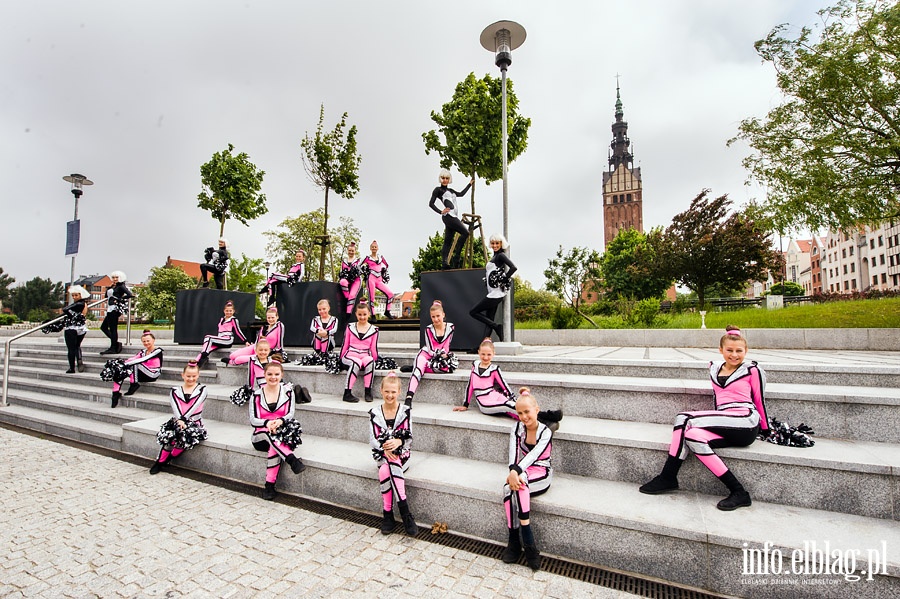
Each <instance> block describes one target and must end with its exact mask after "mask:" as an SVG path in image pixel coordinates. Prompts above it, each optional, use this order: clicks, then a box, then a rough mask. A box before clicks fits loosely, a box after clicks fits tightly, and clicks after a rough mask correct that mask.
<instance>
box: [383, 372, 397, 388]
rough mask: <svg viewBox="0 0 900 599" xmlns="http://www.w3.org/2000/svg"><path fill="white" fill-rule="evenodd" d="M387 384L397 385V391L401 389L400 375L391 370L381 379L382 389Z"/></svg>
mask: <svg viewBox="0 0 900 599" xmlns="http://www.w3.org/2000/svg"><path fill="white" fill-rule="evenodd" d="M385 385H397V391H400V386H401V385H400V377H399V376H397V373H396V372H394V371H393V370H391V371H390V372H388V373H387V374H386V375H384V378H383V379H381V390H382V391H384V386H385Z"/></svg>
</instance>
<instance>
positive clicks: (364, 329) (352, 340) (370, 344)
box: [341, 303, 378, 403]
mask: <svg viewBox="0 0 900 599" xmlns="http://www.w3.org/2000/svg"><path fill="white" fill-rule="evenodd" d="M377 359H378V327H376V326H375V325H374V324H372V323H370V322H369V306H367V305H366V304H364V303H360V304H357V306H356V322H351V323H350V324H348V325H347V330H346V332H345V333H344V344H343V345H342V346H341V362H343V363H344V364H346V365H347V366H348V367H349V368H350V371H349V372H348V373H347V388H346V389H344V398H343V399H344V401H346V402H350V403H356V402H358V401H359V398H358V397H356V396H355V395H353V385H354V383H356V379H357V378H359V376H360V374H362V377H363V386H364V387H365V399H366V401H372V399H373V398H372V379H373V378H375V360H377Z"/></svg>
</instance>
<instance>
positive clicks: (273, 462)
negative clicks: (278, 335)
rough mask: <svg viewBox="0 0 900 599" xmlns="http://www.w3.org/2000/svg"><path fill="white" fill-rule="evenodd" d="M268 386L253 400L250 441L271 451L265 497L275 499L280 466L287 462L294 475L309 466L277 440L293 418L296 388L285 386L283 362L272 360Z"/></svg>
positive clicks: (254, 395)
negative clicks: (280, 432) (285, 425)
mask: <svg viewBox="0 0 900 599" xmlns="http://www.w3.org/2000/svg"><path fill="white" fill-rule="evenodd" d="M265 376H266V384H265V385H260V386H259V387H257V388H256V390H255V391H254V393H253V398H252V399H251V400H250V425H251V426H253V436H251V437H250V442H251V443H252V444H253V447H254V449H256V450H257V451H266V452H268V456H267V457H268V459H267V461H266V486H265V488H264V489H263V494H262V497H263V499H266V500H272V499H275V495H276V492H275V481H276V480H278V471H279V470H281V463H282V462H283V461H284V462H287V463H288V465H289V466H290V467H291V470H292V471H293V472H294V474H300V473H301V472H303V471H304V470H305V469H306V465H305V464H304V463H303V462H302V461H301V460H300V458H298V457H297V456H295V455H294V450H293V449H292V448H291V447H290V446H289V445H287V444H286V443H284V442H282V441H280V440H279V439H278V438H277V435H278V433H279V429H280V428H281V427H282V426H284V424H285V422H286V421H288V420H293V418H294V388H293V385H291V384H290V383H282V382H281V379H282V377H283V376H284V368H283V367H282V366H281V362H275V361H271V362H269V363H268V364H267V365H266V374H265Z"/></svg>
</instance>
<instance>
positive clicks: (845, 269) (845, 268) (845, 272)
mask: <svg viewBox="0 0 900 599" xmlns="http://www.w3.org/2000/svg"><path fill="white" fill-rule="evenodd" d="M844 274H847V265H846V264H845V265H844Z"/></svg>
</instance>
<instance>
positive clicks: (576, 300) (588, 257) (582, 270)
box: [544, 246, 603, 328]
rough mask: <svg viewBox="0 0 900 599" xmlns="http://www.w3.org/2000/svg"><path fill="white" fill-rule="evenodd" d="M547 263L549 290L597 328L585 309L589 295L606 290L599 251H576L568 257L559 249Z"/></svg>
mask: <svg viewBox="0 0 900 599" xmlns="http://www.w3.org/2000/svg"><path fill="white" fill-rule="evenodd" d="M547 262H548V263H549V266H548V267H547V269H546V270H544V277H545V278H546V279H547V283H546V285H545V287H546V288H547V290H548V291H551V292H553V293H555V294H557V295H558V296H559V297H561V298H562V299H563V300H565V301H566V303H568V304H569V306H571V307H572V309H573V310H575V313H576V314H578V315H579V316H581V317H582V318H584V319H585V320H587V321H588V322H589V323H591V325H593V327H594V328H597V323H596V322H594V321H593V320H592V319H591V317H590V316H588V315H587V314H585V313H584V310H583V308H582V304H583V303H584V298H585V294H586V293H587V291H588V290H591V289H593V290H596V289H600V288H602V287H603V284H602V274H601V272H600V254H599V253H597V250H591V249H588V248H585V247H574V248H572V249H571V250H569V251H568V253H566V252H564V251H563V248H562V246H559V249H558V250H557V251H556V257H555V258H550V259H549V260H548V261H547Z"/></svg>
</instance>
